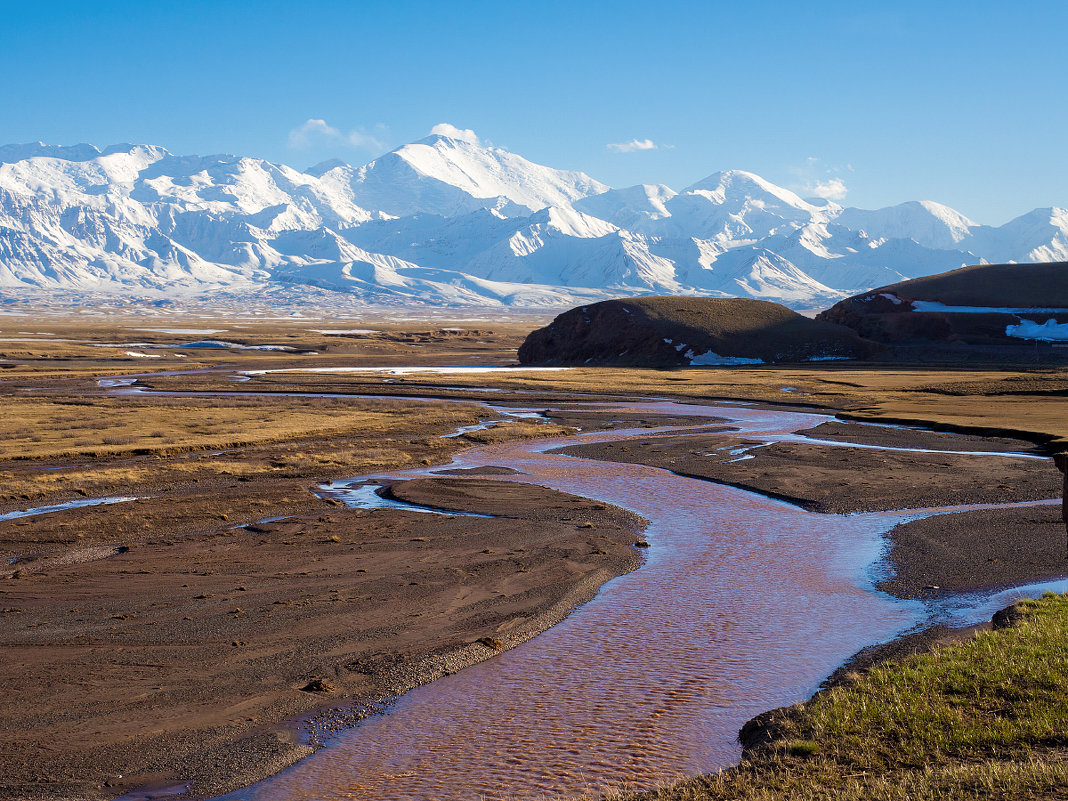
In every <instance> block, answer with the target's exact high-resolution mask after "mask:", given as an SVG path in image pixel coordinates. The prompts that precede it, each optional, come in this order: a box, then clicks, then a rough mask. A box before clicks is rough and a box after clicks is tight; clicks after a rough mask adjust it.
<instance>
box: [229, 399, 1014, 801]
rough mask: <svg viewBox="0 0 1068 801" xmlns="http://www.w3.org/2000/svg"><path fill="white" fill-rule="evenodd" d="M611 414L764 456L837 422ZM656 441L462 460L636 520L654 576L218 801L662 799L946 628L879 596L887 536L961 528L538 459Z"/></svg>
mask: <svg viewBox="0 0 1068 801" xmlns="http://www.w3.org/2000/svg"><path fill="white" fill-rule="evenodd" d="M602 406H603V405H602ZM606 408H614V409H618V410H619V411H620V412H621V414H627V413H635V412H643V411H644V412H650V411H659V412H664V413H667V414H672V415H686V414H690V415H694V416H705V417H709V416H713V415H716V416H721V417H728V418H730V419H731V421H732V423H733V424H735V425H737V426H738V427H739V429H740V430H741V431H742V433H744V434H745V435H747V436H748V435H758V436H759V437H760V438H761V439H762V440H764V441H774V440H775V439H777V438H779V437H782V438H789V436H790V435H791V434H792V432H794V431H797V430H800V429H804V428H810V427H812V426H814V425H818V424H819V423H820V422H822V421H824V420H827V419H829V418H828V417H826V416H823V415H815V414H803V413H797V412H780V411H765V410H758V409H753V408H746V407H741V406H737V407H735V406H722V407H721V406H685V405H681V404H674V403H646V404H635V403H630V404H626V403H621V404H613V405H611V406H610V407H606ZM695 422H697V421H695ZM649 435H650V432H649V431H641V432H627V431H622V432H611V433H604V432H601V433H597V434H591V435H579V436H574V437H568V438H556V439H553V440H551V441H544V440H543V441H537V442H509V443H504V444H499V445H492V446H487V447H481V448H477V449H473V450H470V451H466V452H464V453H463V454H462V455H461V456H460V457H459V458H458V459H456V461H455V464H454V465H451V466H452V467H477V466H482V465H498V466H506V467H511V468H514V469H516V470H519V471H521V472H522V473H523V474H524V475H519V476H511V475H509V476H495V477H494V478H495V479H498V480H508V481H525V482H532V483H536V484H539V485H542V486H546V487H551V488H554V489H560V490H564V491H567V492H570V493H573V494H577V495H582V496H586V497H589V498H593V499H597V500H600V501H604V502H607V503H612V504H616V505H618V506H621V507H624V508H626V509H630V510H632V511H634V512H637V513H638V514H640V515H642V516H644V517H645V518H646V519H648V520H649V521H650V526H649V528H648V529H647V531H646V538H647V539H648V541H649V542H650V543H651V545H652V547H651V549H650V550H649V551H648V552H647V553H648V558H647V561H646V563H645V564H644V565H643V566H642V567H641V568H640V569H638V570H636V571H635V572H633V573H630V574H628V575H626V576H622V577H620V578H617V579H614V580H613V581H610V582H609V583H607V584H606V585H605V586H604V587H603V588H602V589H601V591H600V592H599V594H598V595H597V596H596V597H595V598H594V599H593V600H592V601H590V602H589V603H587V604H585V605H583V606H582V607H580V608H579V609H577V610H575V611H574V612H573V613H572V614H571V615H570V616H569V617H568V618H567V619H566V620H564V621H563V622H562V623H560V624H559V625H557V626H555V627H553V628H552V629H550V630H548V631H546V632H545V633H543V634H541V635H539V636H538V637H536V638H534V639H533V640H530V641H529V642H527V643H525V644H523V645H520V646H519V647H517V648H515V649H513V650H510V651H507V652H505V653H502V654H500V655H498V656H496V657H494V658H493V659H490V660H489V661H487V662H484V663H481V664H478V665H474V666H472V667H469V668H466V669H464V670H462V671H460V672H459V673H457V674H454V675H452V676H447V677H445V678H443V679H440V680H438V681H435V682H433V683H431V684H428V685H425V686H422V687H419V688H416V689H415V690H413V691H411V692H410V693H408V694H407V695H405V696H403V697H402V698H400V699H397V701H396V702H395V703H394V704H392V706H391V707H390V708H389V710H388V712H387V713H386V714H382V715H375V716H372V717H371V718H368V719H367V720H365V721H363V722H362V723H360V724H359V725H358V726H357V727H356V728H354V729H352V730H350V731H348V732H346V733H344V734H342V735H340V736H338V737H337V738H335V739H334V740H333V741H332V742H330V743H329V744H328V745H327V746H326V747H325V748H323V749H321V750H320V751H319V752H317V753H316V754H315V755H313V756H311V757H309V758H308V759H305V760H304V761H302V762H300V763H298V764H297V765H295V766H293V767H292V768H290V769H288V770H286V771H284V772H283V773H281V774H279V775H277V776H275V777H273V778H271V779H268V780H266V781H264V782H261V783H259V784H257V785H254V786H252V787H250V788H246V789H244V790H241V791H237V792H234V793H231V794H229V795H227V796H224V797H223V798H224V799H225V801H237V800H238V799H242V800H244V801H282V799H285V801H301V800H304V799H307V800H308V801H312V799H314V800H315V801H327V800H328V799H397V800H398V801H401V800H402V799H412V800H414V799H421V800H425V799H449V800H450V801H451V800H453V799H457V800H458V799H535V798H545V797H561V796H563V797H566V796H569V795H575V794H580V793H584V792H598V791H603V790H606V789H611V788H615V789H618V788H622V787H627V788H631V789H639V788H647V787H653V786H655V785H657V784H660V783H663V782H665V781H667V780H669V779H672V778H674V777H677V776H681V775H693V774H696V773H702V772H708V771H712V770H715V769H717V768H721V767H725V766H727V765H730V764H733V763H735V762H736V761H737V760H738V757H739V755H740V746H739V744H738V742H737V732H738V730H739V728H740V727H741V725H742V724H743V723H744V722H745V721H746V720H748V719H749V718H751V717H753V716H754V715H756V714H757V713H759V712H762V711H765V710H767V709H771V708H773V707H777V706H782V705H785V704H790V703H794V702H798V701H801V700H804V699H805V698H807V697H809V696H810V695H811V694H812V693H813V692H814V691H815V689H816V688H817V687H818V685H819V683H820V682H821V681H822V680H823V679H825V678H826V677H827V676H828V675H829V674H830V673H831V672H833V671H834V669H835V668H836V667H838V666H839V665H840V664H842V662H843V661H845V660H846V659H847V658H848V657H849V656H851V655H852V654H853V653H855V652H856V651H857V650H859V649H860V648H862V647H864V646H866V645H870V644H874V643H878V642H883V641H886V640H888V639H891V638H892V637H894V636H895V635H897V634H899V633H901V632H904V631H906V630H908V629H910V628H912V627H914V626H916V625H918V624H920V623H921V622H923V621H924V620H926V619H929V618H930V617H932V616H939V615H944V614H948V613H947V612H946V611H945V610H940V609H938V608H936V607H928V606H925V605H924V604H923V603H920V602H914V601H913V602H906V601H900V600H896V599H893V598H891V597H890V596H888V595H885V594H883V593H880V592H878V591H876V590H875V588H874V583H875V581H876V580H877V578H876V576H875V571H876V570H877V569H878V568H877V564H878V562H879V559H880V556H881V554H882V551H883V548H884V542H883V535H884V534H885V533H886V532H887V531H888V530H889V529H891V528H892V527H893V526H894V525H896V524H897V523H899V522H902V521H903V520H908V519H915V518H917V517H922V516H924V515H925V514H930V513H936V512H938V511H953V510H950V509H946V510H911V511H901V512H885V513H872V514H856V515H826V514H816V513H812V512H807V511H805V510H803V509H800V508H798V507H795V506H792V505H790V504H787V503H784V502H781V501H777V500H773V499H769V498H766V497H764V496H761V495H758V494H755V493H751V492H747V491H744V490H740V489H735V488H731V487H726V486H722V485H719V484H715V483H712V482H709V481H700V480H696V479H690V478H684V477H681V476H677V475H674V474H672V473H670V472H667V471H665V470H660V469H657V468H651V467H645V466H642V465H631V464H619V463H608V462H598V461H592V460H588V459H580V458H575V457H569V456H564V455H559V454H552V453H547V451H549V450H555V449H557V448H560V447H564V446H567V445H570V444H577V443H589V442H591V441H606V440H618V439H622V438H626V437H628V436H641V437H648V436H649ZM825 444H827V445H828V446H840V447H843V446H845V445H844V444H843V443H835V442H828V443H825ZM996 456H998V454H977V455H976V458H991V457H996ZM440 469H441V467H436V468H430V469H425V470H418V471H408V472H405V473H395V474H390V475H389V476H387V477H389V478H408V477H413V476H426V475H432V474H433V470H440ZM969 508H976V507H969ZM989 603H990V601H989V599H986V598H983V599H978V598H977V599H968V600H966V601H961V600H960V599H957V601H956V602H955V603H954V604H953V605H952V607H951V609H950V612H951V613H952V615H953V616H954V617H953V619H954V621H955V622H958V623H964V622H967V620H968V617H969V610H978V611H975V612H974V614H977V615H981V614H986V615H988V614H989V612H985V611H982V608H983V605H984V604H986V605H987V606H989Z"/></svg>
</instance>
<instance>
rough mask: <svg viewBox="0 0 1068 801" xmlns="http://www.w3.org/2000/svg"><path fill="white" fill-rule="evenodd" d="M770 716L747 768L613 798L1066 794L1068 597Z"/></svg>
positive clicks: (1027, 605)
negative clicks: (1003, 626) (1013, 622)
mask: <svg viewBox="0 0 1068 801" xmlns="http://www.w3.org/2000/svg"><path fill="white" fill-rule="evenodd" d="M1017 609H1018V611H1019V612H1020V617H1019V621H1018V624H1017V625H1016V626H1014V627H1012V628H1008V629H1001V630H997V631H990V632H981V633H979V634H977V635H976V636H975V637H974V638H973V639H971V640H969V641H967V642H965V643H963V644H961V645H957V646H950V647H945V648H941V649H939V650H936V651H932V652H930V653H925V654H918V655H915V656H912V657H909V658H907V659H904V660H902V661H900V662H892V663H885V664H882V665H879V666H876V667H874V668H872V669H871V670H869V671H867V672H866V673H863V674H859V675H855V676H854V677H853V678H852V680H851V681H849V682H848V683H846V684H842V685H839V686H836V687H834V688H832V689H829V690H827V691H825V692H822V693H820V694H818V695H817V696H816V697H814V698H813V699H812V700H810V701H809V702H807V703H805V704H800V705H798V706H795V707H791V708H789V709H784V710H779V711H776V712H775V713H772V714H770V715H769V716H768V717H767V723H768V727H767V729H766V730H765V731H766V733H767V735H768V737H767V741H766V742H765V743H764V744H762V745H760V746H758V747H755V748H753V749H751V750H749V751H747V753H746V756H745V758H744V759H743V761H742V763H741V765H739V766H738V767H736V768H731V769H728V770H725V771H723V772H721V773H717V774H713V775H710V776H703V777H698V778H696V779H689V780H685V781H682V782H680V783H677V784H675V785H672V786H670V787H666V788H664V789H662V790H660V791H658V792H655V793H651V794H640V795H628V796H617V798H619V799H622V798H627V799H632V801H638V799H648V800H650V801H651V800H652V799H657V800H658V801H699V800H700V801H710V800H711V799H716V800H717V801H718V800H720V799H722V800H723V801H726V799H752V800H753V801H758V800H759V801H773V800H774V801H780V800H785V799H797V800H798V801H801V800H802V799H831V798H834V799H857V801H860V799H864V800H865V801H873V800H878V799H886V801H891V800H893V801H898V800H900V801H906V799H907V800H908V801H917V800H918V799H965V798H967V799H974V798H983V799H987V798H991V799H992V798H997V799H1023V798H1027V799H1032V798H1038V799H1047V798H1048V799H1052V798H1068V595H1055V594H1052V593H1047V594H1046V595H1045V596H1043V597H1042V598H1040V599H1038V600H1035V601H1023V602H1021V603H1020V604H1018V605H1017Z"/></svg>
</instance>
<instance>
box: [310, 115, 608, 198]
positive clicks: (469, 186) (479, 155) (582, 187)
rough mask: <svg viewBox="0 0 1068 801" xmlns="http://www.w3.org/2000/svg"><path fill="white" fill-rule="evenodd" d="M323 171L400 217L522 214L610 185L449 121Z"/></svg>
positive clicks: (335, 182)
mask: <svg viewBox="0 0 1068 801" xmlns="http://www.w3.org/2000/svg"><path fill="white" fill-rule="evenodd" d="M311 174H313V175H314V174H316V173H315V172H313V173H311ZM321 177H322V178H323V179H324V180H326V181H327V182H329V183H330V184H331V185H333V186H335V187H337V188H338V189H339V190H340V191H344V192H346V193H347V194H348V195H349V197H350V199H351V200H352V202H354V203H356V204H358V205H360V206H363V207H364V208H374V209H380V210H382V211H384V212H386V213H388V214H391V215H395V216H407V215H411V214H419V213H428V214H439V215H441V216H446V217H450V216H456V215H460V214H468V213H470V212H472V211H475V210H476V209H495V210H497V211H498V212H500V213H501V214H503V215H506V216H522V215H526V214H529V213H530V212H531V211H536V210H538V209H542V208H545V207H546V206H568V205H570V204H571V202H572V201H574V200H578V199H579V198H583V197H586V196H587V195H594V194H599V193H601V192H604V191H606V190H607V189H608V187H607V186H605V185H604V184H602V183H600V182H599V181H595V180H594V179H593V178H590V177H589V176H588V175H586V174H585V173H581V172H573V171H569V170H556V169H553V168H551V167H545V166H543V165H541V164H535V163H533V162H530V161H527V160H526V159H525V158H523V157H522V156H517V155H515V154H514V153H510V152H509V151H507V150H503V149H501V148H495V147H486V146H483V145H482V144H481V141H480V140H479V138H478V137H477V136H476V135H475V133H474V132H473V131H467V130H460V129H458V128H455V127H454V126H451V125H446V124H444V123H443V124H441V125H436V126H434V132H432V133H431V135H430V136H428V137H426V138H424V139H421V140H419V141H418V142H412V143H411V144H407V145H402V146H401V147H398V148H397V149H396V150H393V151H391V152H390V153H387V154H385V155H384V156H381V157H379V158H377V159H375V160H374V161H372V162H371V163H369V164H366V165H364V166H363V167H360V168H359V169H355V170H354V169H352V168H349V167H347V165H345V166H336V167H333V168H331V169H327V170H326V171H325V172H323V173H321Z"/></svg>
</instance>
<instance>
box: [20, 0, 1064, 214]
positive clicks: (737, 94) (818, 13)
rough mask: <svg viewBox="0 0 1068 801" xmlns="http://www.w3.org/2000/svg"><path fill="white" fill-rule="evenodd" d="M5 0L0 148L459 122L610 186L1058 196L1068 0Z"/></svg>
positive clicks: (192, 146)
mask: <svg viewBox="0 0 1068 801" xmlns="http://www.w3.org/2000/svg"><path fill="white" fill-rule="evenodd" d="M5 6H6V8H5V11H4V25H3V27H2V28H0V67H2V69H3V74H4V76H5V78H6V80H5V81H4V101H3V103H0V143H10V142H26V141H35V140H43V141H45V142H49V143H58V144H73V143H77V142H92V143H93V144H97V145H101V146H103V145H106V144H111V143H115V142H125V141H129V142H148V143H152V144H160V145H163V146H164V147H167V148H168V149H170V150H171V151H173V152H176V153H182V154H188V153H200V154H207V153H219V152H228V153H240V154H242V155H252V156H259V157H262V158H267V159H271V160H273V161H281V162H285V163H287V164H291V165H293V166H295V167H298V168H303V167H307V166H308V165H310V164H313V163H316V162H317V161H320V160H323V159H325V158H329V157H338V158H342V159H344V160H346V161H349V162H352V163H364V162H366V161H368V160H370V159H371V158H373V157H374V156H375V155H378V154H379V153H380V152H383V151H384V150H388V149H391V148H393V147H396V146H397V145H400V144H403V143H405V142H408V141H412V140H415V139H418V138H420V137H422V136H424V135H425V134H426V133H427V132H428V131H429V130H430V128H431V127H432V126H433V125H434V124H436V123H440V122H449V123H452V124H453V125H456V126H458V127H461V128H473V129H474V130H475V131H476V132H477V133H478V134H479V135H480V136H481V137H482V138H483V140H487V141H489V142H491V143H493V144H495V145H498V146H501V147H506V148H508V149H509V150H512V151H514V152H517V153H519V154H521V155H523V156H525V157H527V158H529V159H531V160H533V161H537V162H541V163H545V164H549V165H551V166H554V167H561V168H569V169H581V170H584V171H585V172H588V173H590V174H591V175H593V176H594V177H595V178H598V179H599V180H602V181H604V182H606V183H609V184H611V185H613V186H628V185H631V184H635V183H666V184H668V185H669V186H672V187H673V188H675V189H681V188H683V187H685V186H686V185H688V184H690V183H693V182H695V181H697V180H699V179H701V178H703V177H705V176H706V175H708V174H710V173H712V172H715V171H716V170H720V169H732V168H738V169H746V170H751V171H753V172H756V173H759V174H760V175H762V176H764V177H765V178H767V179H769V180H771V181H774V182H776V183H779V184H782V185H784V186H789V187H790V188H792V189H795V190H799V191H802V192H803V193H811V192H815V191H820V192H822V193H823V194H825V195H832V196H836V195H837V196H842V195H843V192H844V196H842V197H840V198H839V199H840V200H841V202H843V203H845V204H846V205H857V206H862V207H865V208H874V207H879V206H885V205H890V204H893V203H899V202H902V201H904V200H912V199H932V200H938V201H941V202H944V203H948V204H949V205H951V206H953V207H955V208H957V209H958V210H960V211H962V212H964V213H965V214H967V215H969V216H971V217H973V218H974V219H976V220H977V221H978V222H984V223H991V224H1000V223H1002V222H1005V221H1006V220H1008V219H1009V218H1011V217H1013V216H1016V215H1018V214H1021V213H1023V212H1025V211H1028V210H1030V209H1032V208H1035V207H1038V206H1049V205H1061V206H1064V205H1068V155H1066V153H1068V150H1066V144H1068V138H1066V136H1065V134H1066V129H1068V125H1066V123H1068V102H1066V100H1068V98H1066V95H1068V62H1066V61H1065V59H1064V58H1063V49H1064V45H1063V32H1064V30H1065V28H1066V23H1068V4H1063V3H1053V2H1024V3H1020V4H1015V5H1014V6H1013V5H1010V4H1008V3H1004V2H986V1H985V0H979V1H978V2H930V0H928V2H895V3H885V2H884V3H879V2H863V1H862V0H854V2H848V3H840V2H823V3H820V4H816V3H802V2H789V3H775V2H751V3H736V2H735V3H717V2H705V3H696V2H695V3H690V2H675V3H672V2H659V3H649V2H628V1H627V0H614V2H555V1H554V0H549V1H547V2H529V3H507V2H494V3H483V2H462V1H455V0H454V2H451V3H446V2H440V1H439V2H391V3H384V2H352V3H340V2H315V1H314V0H313V1H312V2H302V3H293V2H286V3H274V2H260V3H251V2H244V3H236V2H199V1H198V0H193V1H192V2H189V1H187V2H156V3H130V2H127V3H119V2H111V3H109V2H99V3H84V2H83V3H68V2H51V3H19V4H15V3H10V4H5ZM308 120H323V121H324V122H325V126H323V125H319V124H317V123H316V124H313V125H312V126H309V127H305V128H304V129H303V130H304V135H302V134H301V130H302V126H304V125H305V123H306V122H307V121H308ZM635 141H637V142H642V143H645V144H646V145H647V146H646V147H645V148H644V149H641V148H635V147H632V148H630V149H627V148H622V149H619V148H617V149H612V148H610V147H609V145H613V144H615V145H625V144H627V143H634V142H635ZM650 143H651V144H652V145H655V147H649V146H648V144H650Z"/></svg>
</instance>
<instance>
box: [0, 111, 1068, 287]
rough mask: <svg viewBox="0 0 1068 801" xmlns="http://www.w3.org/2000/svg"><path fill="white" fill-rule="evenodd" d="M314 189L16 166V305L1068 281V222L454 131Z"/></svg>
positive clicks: (125, 148)
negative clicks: (965, 210) (642, 178)
mask: <svg viewBox="0 0 1068 801" xmlns="http://www.w3.org/2000/svg"><path fill="white" fill-rule="evenodd" d="M435 130H437V131H443V132H439V133H435V134H433V135H431V136H429V137H427V138H425V139H422V140H420V141H418V142H414V143H412V144H408V145H404V146H403V147H400V148H397V149H396V150H394V151H392V152H390V153H387V154H385V155H384V156H381V157H379V158H377V159H375V160H374V161H372V162H370V163H369V164H366V165H363V166H361V167H354V166H352V165H349V164H345V163H343V162H340V161H331V162H325V163H323V164H319V165H317V166H315V167H312V168H310V169H308V170H305V171H303V172H301V171H299V170H296V169H293V168H291V167H288V166H285V165H283V164H273V163H271V162H268V161H263V160H261V159H255V158H242V157H238V156H205V157H201V156H175V155H172V154H171V153H169V152H167V151H166V150H164V149H163V148H160V147H155V146H151V145H114V146H112V147H108V148H106V149H104V150H99V149H98V148H96V147H93V146H91V145H76V146H73V147H62V146H52V145H44V144H29V145H8V146H4V147H0V293H2V294H4V295H7V296H12V295H17V294H19V293H20V292H21V293H27V292H31V291H34V290H38V291H44V292H50V293H53V294H56V295H58V294H60V293H66V294H79V293H81V294H87V295H100V294H104V295H118V296H126V297H139V298H159V297H190V296H212V295H213V294H214V295H225V296H227V297H239V296H241V295H243V294H245V293H249V294H255V293H258V292H263V291H265V290H269V289H272V288H273V289H277V288H278V287H282V286H284V287H287V288H288V290H289V291H295V292H298V293H299V292H300V291H301V290H302V289H303V288H307V289H308V290H309V291H311V289H312V288H315V291H316V292H318V293H320V294H321V292H322V290H330V291H336V292H341V293H346V294H347V295H348V296H349V299H352V300H356V301H358V302H363V303H368V304H385V305H397V304H430V305H439V306H440V305H450V304H458V305H480V306H517V307H556V306H567V305H574V304H576V303H581V302H585V301H588V300H599V299H604V298H611V297H621V296H629V295H641V294H686V295H706V296H713V297H728V296H742V297H755V298H761V299H765V300H774V301H778V302H780V303H784V304H786V305H788V306H792V307H795V308H815V307H819V306H826V305H829V304H830V303H832V302H834V301H835V300H837V299H839V298H841V297H845V296H848V295H852V294H855V293H857V292H861V291H863V290H866V289H870V288H872V287H876V286H881V285H884V284H889V283H893V282H895V281H899V280H903V279H906V278H915V277H919V276H923V275H930V274H932V273H938V272H943V271H945V270H950V269H954V268H957V267H960V266H961V265H964V264H975V263H978V262H981V261H988V262H1007V261H1018V262H1022V261H1053V260H1068V210H1066V209H1061V208H1047V209H1036V210H1034V211H1032V212H1030V213H1028V214H1025V215H1023V216H1021V217H1018V218H1017V219H1015V220H1012V221H1011V222H1009V223H1006V224H1005V225H1002V226H1000V227H990V226H983V225H978V224H976V223H974V222H972V221H971V220H969V219H968V218H967V217H965V216H964V215H962V214H960V213H959V212H956V211H954V210H953V209H951V208H949V207H947V206H943V205H941V204H938V203H934V202H931V201H918V202H910V203H903V204H901V205H899V206H892V207H889V208H885V209H878V210H874V211H868V210H863V209H856V208H843V207H842V206H840V205H838V204H836V203H832V202H828V201H824V200H819V199H810V200H806V199H803V198H801V197H799V196H798V195H796V194H795V193H793V192H791V191H789V190H787V189H784V188H782V187H779V186H776V185H774V184H772V183H770V182H768V181H766V180H764V179H763V178H761V177H759V176H757V175H754V174H752V173H749V172H743V171H740V170H731V171H727V172H720V173H716V174H714V175H711V176H709V177H707V178H705V179H704V180H701V181H698V182H697V183H695V184H693V185H692V186H690V187H687V188H685V189H683V190H682V191H680V192H676V191H674V190H672V189H670V188H668V187H667V186H663V185H655V186H648V185H646V186H634V187H629V188H626V189H611V188H609V187H608V186H606V185H604V184H602V183H599V182H598V181H596V180H594V179H593V178H591V177H589V176H588V175H585V174H584V173H581V172H571V171H566V170H556V169H552V168H550V167H545V166H542V165H539V164H534V163H532V162H530V161H527V160H526V159H524V158H522V157H520V156H518V155H515V154H513V153H510V152H508V151H506V150H502V149H499V148H494V147H487V146H484V145H483V144H482V143H480V141H479V140H478V138H477V137H476V136H475V135H474V134H473V133H472V132H470V131H461V130H459V129H454V128H452V127H451V126H438V127H437V128H436V129H435Z"/></svg>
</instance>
